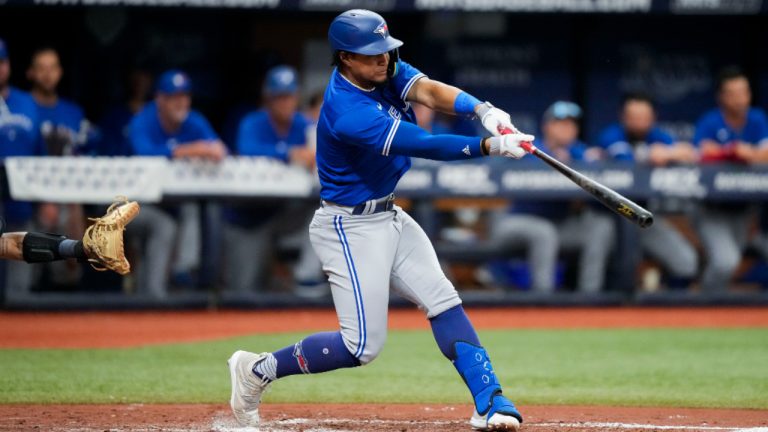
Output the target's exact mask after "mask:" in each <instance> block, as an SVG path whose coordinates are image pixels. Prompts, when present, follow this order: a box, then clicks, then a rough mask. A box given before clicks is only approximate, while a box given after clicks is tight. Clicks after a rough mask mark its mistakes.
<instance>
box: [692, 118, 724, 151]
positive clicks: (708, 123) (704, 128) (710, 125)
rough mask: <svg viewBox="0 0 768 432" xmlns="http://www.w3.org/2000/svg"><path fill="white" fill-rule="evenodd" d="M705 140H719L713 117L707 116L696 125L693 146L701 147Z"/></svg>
mask: <svg viewBox="0 0 768 432" xmlns="http://www.w3.org/2000/svg"><path fill="white" fill-rule="evenodd" d="M704 140H712V141H715V142H719V141H718V140H717V125H716V124H715V122H714V121H713V119H712V116H711V115H709V114H705V115H704V116H702V117H701V119H699V121H698V122H697V123H696V132H695V133H694V135H693V145H695V146H700V145H701V142H702V141H704Z"/></svg>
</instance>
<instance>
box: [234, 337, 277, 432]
mask: <svg viewBox="0 0 768 432" xmlns="http://www.w3.org/2000/svg"><path fill="white" fill-rule="evenodd" d="M267 354H268V353H261V354H254V353H251V352H247V351H235V353H234V354H232V357H230V358H229V360H227V364H228V365H229V376H230V378H231V379H232V397H230V399H229V405H230V406H231V407H232V413H233V414H234V415H235V419H237V422H238V423H240V425H241V426H258V425H259V404H260V403H261V395H262V394H264V390H266V389H267V387H269V384H270V382H269V381H267V380H262V379H261V378H259V377H257V376H256V374H254V373H253V366H254V365H255V364H256V363H258V362H259V361H261V360H262V359H264V358H265V357H266V356H267Z"/></svg>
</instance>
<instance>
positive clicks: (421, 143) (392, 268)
mask: <svg viewBox="0 0 768 432" xmlns="http://www.w3.org/2000/svg"><path fill="white" fill-rule="evenodd" d="M328 40H329V42H330V45H331V48H332V49H333V53H332V55H333V65H334V69H333V71H332V72H331V76H330V79H329V82H328V86H327V87H326V91H325V94H324V97H323V106H322V108H321V109H320V119H319V122H318V126H317V170H318V176H319V178H320V197H321V203H320V208H318V209H317V210H316V211H315V213H314V216H313V219H312V222H311V223H310V225H309V232H310V238H311V240H312V246H313V247H314V248H315V251H316V252H317V255H318V257H319V258H320V260H321V262H322V264H323V270H324V271H325V273H326V276H327V277H328V280H329V283H330V285H331V290H332V294H333V301H334V306H335V308H336V313H337V315H338V318H339V330H338V331H333V332H325V333H316V334H313V335H311V336H309V337H307V338H305V339H303V340H301V341H299V342H297V343H296V344H294V345H290V346H287V347H285V348H282V349H280V350H278V351H275V352H271V353H262V354H256V353H249V352H246V351H237V352H235V353H234V354H233V355H232V357H230V359H229V367H230V376H231V381H232V395H231V398H230V405H231V408H232V412H233V414H234V415H235V418H236V419H237V420H238V422H239V423H240V424H242V425H244V426H258V423H259V413H258V408H259V403H260V401H261V396H262V394H263V392H264V391H265V390H266V388H267V387H268V386H269V385H270V384H271V383H272V382H273V381H275V380H278V379H280V378H282V377H286V376H290V375H300V374H308V373H320V372H328V371H332V370H336V369H342V368H351V367H355V366H362V365H366V364H369V363H370V362H372V361H373V360H374V359H375V358H376V357H377V356H378V355H379V354H380V353H381V350H382V349H383V347H384V343H385V341H386V337H387V314H388V307H389V295H390V290H392V291H396V292H398V293H400V294H401V295H403V296H404V297H405V298H407V299H409V300H411V301H413V302H414V303H416V304H417V305H418V306H419V307H420V308H421V309H422V310H423V311H424V313H425V319H428V320H429V323H430V325H431V327H432V331H433V334H434V337H435V341H436V342H437V346H438V347H439V349H440V351H441V352H442V354H443V355H444V356H445V357H446V358H447V359H448V360H450V361H451V363H452V365H453V366H454V367H455V368H456V371H457V372H458V376H457V377H456V380H457V382H461V381H462V380H463V381H464V383H465V384H466V385H467V388H468V390H469V392H468V393H469V394H470V395H471V397H472V400H473V401H474V407H475V411H474V412H473V413H472V416H471V418H470V425H471V426H472V427H474V428H475V429H477V430H483V431H502V430H503V431H517V430H519V428H520V423H521V422H522V415H520V412H519V411H518V410H517V408H516V407H515V405H514V403H513V402H512V401H511V400H510V399H509V398H508V395H509V394H508V393H507V392H503V393H502V386H501V383H500V382H499V378H498V377H497V375H496V372H495V371H494V369H493V366H492V362H491V360H490V358H489V356H488V352H487V351H486V350H485V348H483V346H482V343H481V342H480V340H479V337H478V336H477V333H476V332H475V329H474V327H473V326H472V324H471V322H470V320H469V318H468V317H467V315H466V313H465V312H464V309H463V308H462V306H461V299H460V297H459V295H458V293H457V292H456V289H455V287H454V286H453V284H452V283H451V282H450V281H449V280H448V278H446V276H445V274H444V273H443V271H442V269H441V268H440V264H439V262H438V259H437V255H436V253H435V250H434V247H433V246H432V244H431V241H430V239H429V237H428V236H427V234H426V233H425V232H424V231H423V230H422V229H421V227H419V225H418V223H417V222H416V221H415V220H414V219H413V218H412V217H411V216H409V215H408V214H407V213H406V212H405V211H404V210H403V209H402V208H400V207H399V206H397V205H395V204H394V195H393V191H394V189H395V186H396V185H397V183H398V181H399V180H400V178H401V177H402V176H403V175H404V174H405V173H406V171H407V170H408V169H409V168H410V166H411V157H419V158H425V159H433V160H441V161H449V160H468V159H474V158H480V157H484V156H501V157H507V158H513V159H520V158H522V157H523V156H525V155H526V150H525V147H526V146H525V145H524V143H530V142H531V141H533V140H534V139H535V137H534V136H532V135H529V134H524V133H520V132H519V131H517V129H516V128H515V126H514V125H513V124H512V122H511V120H510V116H509V114H507V113H505V112H504V111H503V110H501V109H499V108H496V107H494V106H493V105H492V104H490V103H489V102H485V103H484V102H481V101H480V100H478V99H477V98H475V97H473V96H472V95H470V94H468V93H466V92H464V91H462V90H461V89H458V88H456V87H453V86H450V85H447V84H444V83H441V82H439V81H436V80H433V79H430V78H428V77H427V76H426V75H425V74H423V73H421V72H420V71H419V70H418V69H417V68H415V67H414V66H412V65H410V64H408V63H407V62H405V61H403V60H401V59H400V58H399V55H398V48H399V47H400V46H401V45H402V44H403V43H402V41H400V40H398V39H395V38H394V37H392V36H391V35H390V33H389V27H388V25H387V22H386V21H384V18H382V17H381V16H380V15H379V14H377V13H375V12H372V11H369V10H363V9H353V10H349V11H346V12H344V13H342V14H340V15H339V16H337V17H336V18H335V19H334V20H333V22H332V23H331V25H330V28H329V30H328ZM411 102H417V103H421V104H423V105H426V106H427V107H429V108H430V109H433V110H437V111H440V112H444V113H447V114H453V115H457V116H464V117H467V118H477V119H478V120H479V121H480V123H482V125H483V127H484V128H485V129H486V130H487V131H488V132H490V133H491V134H492V135H493V136H492V137H480V136H477V135H476V136H459V135H452V134H431V133H429V132H427V131H425V130H424V129H422V128H420V127H419V126H418V125H417V124H416V118H415V116H414V113H413V109H412V108H411V105H410V103H411ZM403 367H404V368H406V369H409V368H410V369H414V370H415V369H416V368H415V365H408V364H403Z"/></svg>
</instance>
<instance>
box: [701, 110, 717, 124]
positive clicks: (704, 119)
mask: <svg viewBox="0 0 768 432" xmlns="http://www.w3.org/2000/svg"><path fill="white" fill-rule="evenodd" d="M720 118H721V115H720V108H710V109H708V110H707V111H704V114H702V115H701V117H699V124H712V123H716V122H718V121H719V119H720Z"/></svg>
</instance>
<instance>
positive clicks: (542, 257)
mask: <svg viewBox="0 0 768 432" xmlns="http://www.w3.org/2000/svg"><path fill="white" fill-rule="evenodd" d="M491 236H492V238H493V239H494V241H496V242H500V243H503V244H510V245H523V247H524V248H525V251H526V256H527V259H528V265H529V266H530V268H531V285H532V286H531V288H532V289H533V290H534V291H537V292H552V291H554V289H555V265H556V264H557V252H558V249H559V244H558V237H557V229H556V228H555V226H554V224H552V222H550V221H548V220H546V219H544V218H541V217H538V216H533V215H527V214H522V213H516V214H507V213H506V212H504V214H497V215H495V217H494V218H493V221H492V226H491Z"/></svg>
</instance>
